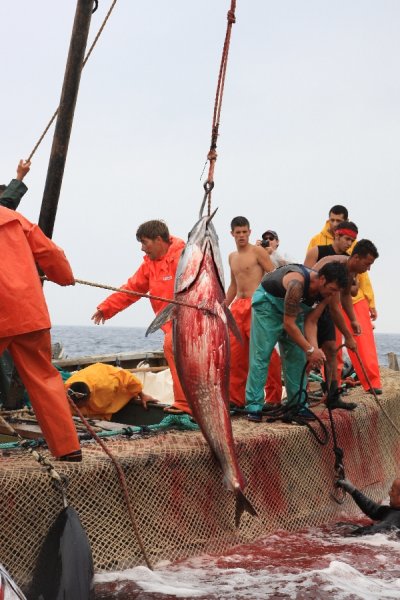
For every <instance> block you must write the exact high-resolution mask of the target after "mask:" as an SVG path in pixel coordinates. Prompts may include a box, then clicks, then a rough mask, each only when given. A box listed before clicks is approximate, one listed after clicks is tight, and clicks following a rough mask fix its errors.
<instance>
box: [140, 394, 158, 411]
mask: <svg viewBox="0 0 400 600" xmlns="http://www.w3.org/2000/svg"><path fill="white" fill-rule="evenodd" d="M138 398H139V401H140V403H141V405H142V406H143V408H144V409H145V410H147V403H148V402H153V403H157V402H158V400H156V399H155V398H153V396H149V394H145V393H144V392H139V394H138Z"/></svg>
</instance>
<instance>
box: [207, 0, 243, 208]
mask: <svg viewBox="0 0 400 600" xmlns="http://www.w3.org/2000/svg"><path fill="white" fill-rule="evenodd" d="M235 10H236V0H231V8H230V10H229V11H228V14H227V19H228V23H227V27H226V34H225V41H224V47H223V50H222V57H221V65H220V68H219V75H218V84H217V91H216V94H215V102H214V114H213V120H212V128H211V144H210V150H209V152H208V155H207V161H209V162H210V166H209V169H208V176H207V181H206V182H205V183H204V190H205V194H206V196H207V197H208V216H210V215H211V191H212V189H213V187H214V168H215V162H216V160H217V139H218V135H219V133H218V132H219V124H220V117H221V108H222V97H223V94H224V86H225V76H226V67H227V64H228V55H229V45H230V41H231V33H232V25H233V24H234V23H235V22H236V16H235ZM207 161H206V164H207Z"/></svg>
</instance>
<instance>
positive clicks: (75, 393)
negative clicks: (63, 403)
mask: <svg viewBox="0 0 400 600" xmlns="http://www.w3.org/2000/svg"><path fill="white" fill-rule="evenodd" d="M68 389H69V390H71V392H72V394H71V398H72V400H73V401H74V402H75V404H80V403H82V402H84V401H85V400H87V399H88V398H89V396H90V389H89V386H88V385H87V384H86V383H84V382H83V381H74V383H71V385H69V386H68Z"/></svg>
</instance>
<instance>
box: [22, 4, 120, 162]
mask: <svg viewBox="0 0 400 600" xmlns="http://www.w3.org/2000/svg"><path fill="white" fill-rule="evenodd" d="M95 3H96V4H97V0H95ZM116 3H117V0H113V2H112V4H111V7H110V8H109V10H108V13H107V14H106V16H105V18H104V21H103V23H102V24H101V27H100V29H99V31H98V32H97V34H96V37H95V38H94V40H93V43H92V45H91V46H90V48H89V51H88V53H87V54H86V56H85V58H84V61H83V63H82V69H83V67H84V66H85V65H86V63H87V61H88V59H89V56H90V55H91V54H92V51H93V49H94V47H95V45H96V44H97V41H98V39H99V37H100V36H101V34H102V32H103V29H104V27H105V26H106V23H107V21H108V19H109V17H110V15H111V13H112V11H113V9H114V6H115V5H116ZM96 10H97V6H95V8H94V10H93V12H95V11H96ZM59 108H60V107H59V106H58V107H57V110H56V111H55V113H54V114H53V116H52V117H51V119H50V121H49V122H48V123H47V125H46V127H45V129H44V131H43V133H42V135H41V136H40V137H39V139H38V141H37V142H36V144H35V146H34V148H33V150H32V152H31V153H30V155H29V157H28V158H27V159H26V160H27V162H28V161H30V160H31V159H32V157H33V155H34V154H35V153H36V150H37V149H38V148H39V146H40V144H41V143H42V141H43V139H44V137H45V135H46V133H47V132H48V130H49V129H50V127H51V126H52V124H53V122H54V120H55V118H56V116H57V115H58V110H59Z"/></svg>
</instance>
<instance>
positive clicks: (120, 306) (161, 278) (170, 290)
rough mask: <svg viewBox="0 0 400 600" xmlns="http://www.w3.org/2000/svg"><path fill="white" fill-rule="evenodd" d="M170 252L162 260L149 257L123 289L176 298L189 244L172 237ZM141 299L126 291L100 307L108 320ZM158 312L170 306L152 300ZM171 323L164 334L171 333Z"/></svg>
mask: <svg viewBox="0 0 400 600" xmlns="http://www.w3.org/2000/svg"><path fill="white" fill-rule="evenodd" d="M170 242H171V244H170V246H169V248H168V252H167V253H166V254H165V255H164V256H162V257H161V258H160V259H158V260H151V259H150V258H149V257H148V256H145V257H144V259H143V262H142V264H141V265H140V267H139V269H138V270H137V271H136V273H134V275H132V277H130V278H129V279H128V281H127V282H126V283H125V284H124V285H123V286H121V287H122V288H125V289H127V290H132V291H134V292H140V293H141V294H147V293H149V294H153V295H154V296H163V297H164V298H173V297H174V283H175V274H176V269H177V266H178V262H179V259H180V256H181V254H182V250H183V248H184V247H185V242H184V241H183V240H181V239H179V238H176V237H171V238H170ZM138 300H140V296H137V297H136V298H135V296H130V295H129V294H124V292H115V294H111V296H108V298H106V299H105V300H104V302H102V303H101V304H99V306H98V307H97V309H98V310H101V312H102V313H103V316H104V318H105V319H111V317H113V316H114V315H116V314H117V313H118V312H120V311H121V310H124V309H125V308H127V307H128V306H130V305H131V304H133V303H134V302H137V301H138ZM150 302H151V305H152V307H153V310H154V312H155V313H156V314H157V313H159V312H160V310H162V309H163V308H164V306H166V302H162V301H161V300H150ZM170 327H171V323H170V322H168V323H166V324H165V325H163V327H162V329H163V331H164V332H166V331H168V330H169V329H170Z"/></svg>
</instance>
